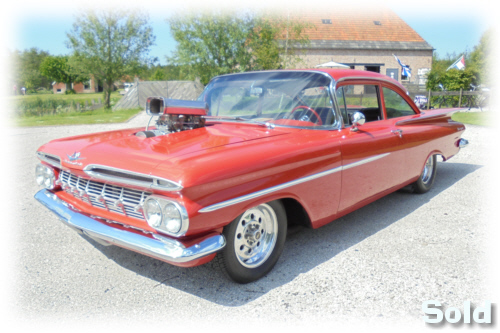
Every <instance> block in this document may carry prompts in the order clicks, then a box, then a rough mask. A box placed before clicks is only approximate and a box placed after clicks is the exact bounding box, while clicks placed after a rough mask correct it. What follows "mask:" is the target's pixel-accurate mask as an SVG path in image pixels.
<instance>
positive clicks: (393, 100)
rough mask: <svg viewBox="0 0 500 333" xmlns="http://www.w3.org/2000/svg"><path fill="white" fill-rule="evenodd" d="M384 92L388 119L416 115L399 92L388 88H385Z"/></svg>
mask: <svg viewBox="0 0 500 333" xmlns="http://www.w3.org/2000/svg"><path fill="white" fill-rule="evenodd" d="M382 91H383V92H384V104H385V110H386V112H387V118H396V117H403V116H411V115H414V114H415V111H413V109H412V108H411V106H410V104H408V102H406V101H405V99H404V98H403V97H402V96H401V95H399V94H398V93H397V92H395V91H394V90H392V89H389V88H386V87H383V88H382Z"/></svg>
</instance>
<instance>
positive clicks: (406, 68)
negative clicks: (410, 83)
mask: <svg viewBox="0 0 500 333" xmlns="http://www.w3.org/2000/svg"><path fill="white" fill-rule="evenodd" d="M393 56H394V58H396V60H397V61H398V63H399V64H400V65H401V68H402V69H401V74H402V75H403V76H406V77H411V70H410V67H409V66H407V65H405V64H403V63H402V62H401V60H399V58H398V57H396V55H395V54H393Z"/></svg>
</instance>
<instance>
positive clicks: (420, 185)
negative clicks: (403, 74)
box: [35, 69, 467, 283]
mask: <svg viewBox="0 0 500 333" xmlns="http://www.w3.org/2000/svg"><path fill="white" fill-rule="evenodd" d="M146 111H147V113H148V114H149V115H151V117H152V118H154V119H156V124H155V126H150V124H148V125H147V126H145V127H142V128H135V129H128V130H120V131H111V132H103V133H96V134H88V135H81V136H74V137H70V138H65V139H59V140H54V141H51V142H49V143H47V144H45V145H43V146H42V147H40V148H39V149H38V151H37V155H38V157H39V159H40V160H41V163H40V164H38V165H37V167H36V179H37V182H38V184H40V185H41V186H43V187H44V189H42V190H40V191H39V192H38V193H37V194H36V195H35V197H36V199H37V200H38V201H40V202H41V203H42V204H43V205H45V206H46V207H47V208H48V209H50V210H51V211H52V212H54V213H55V214H56V215H57V216H58V217H59V219H61V220H62V221H64V222H65V223H66V224H67V225H69V226H70V227H72V228H74V229H76V230H77V231H78V232H81V233H83V234H85V235H87V236H89V237H91V238H93V239H95V240H97V241H99V242H100V243H103V244H107V245H118V246H121V247H124V248H127V249H130V250H133V251H136V252H139V253H142V254H144V255H148V256H151V257H153V258H157V259H160V260H163V261H165V262H168V263H171V264H173V265H178V266H184V267H189V266H196V265H201V264H204V263H207V262H209V261H211V260H212V259H214V258H215V260H216V263H217V264H218V265H219V267H221V268H222V269H223V270H224V271H225V272H226V273H227V275H228V276H229V277H230V278H231V279H233V280H234V281H237V282H239V283H247V282H251V281H255V280H257V279H259V278H261V277H262V276H264V275H265V274H267V273H268V272H269V271H270V270H271V269H272V268H273V266H274V265H275V264H276V262H277V260H278V258H279V256H280V254H281V252H282V249H283V245H284V243H285V238H286V234H287V227H288V226H289V225H291V224H297V223H300V224H305V225H307V226H310V227H312V228H319V227H321V226H323V225H325V224H327V223H329V222H331V221H333V220H335V219H337V218H339V217H341V216H343V215H345V214H348V213H349V212H352V211H354V210H355V209H358V208H360V207H362V206H364V205H366V204H368V203H370V202H373V201H375V200H377V199H378V198H380V197H382V196H384V195H386V194H388V193H391V192H393V191H396V190H398V189H400V188H402V187H406V186H411V187H412V188H413V190H414V192H416V193H424V192H426V191H428V190H429V189H430V188H431V187H432V185H433V183H434V180H435V178H436V156H438V155H440V156H442V158H443V160H445V161H446V160H448V159H449V158H451V157H452V156H453V155H455V154H456V153H457V152H458V151H459V149H460V148H462V147H464V146H466V145H467V141H466V140H464V139H462V138H461V135H462V133H463V131H464V130H465V127H464V125H463V124H461V123H458V122H455V121H453V120H452V119H451V114H452V113H453V112H455V111H457V110H456V109H454V110H452V109H446V110H445V109H443V110H431V111H425V112H423V111H421V110H419V109H418V108H417V107H416V106H415V104H414V103H413V101H412V100H411V99H410V97H409V96H408V94H407V92H406V90H405V89H404V87H403V86H402V85H401V84H399V83H398V82H396V81H394V80H392V79H390V78H388V77H386V76H384V75H380V74H377V73H372V72H364V71H356V70H335V69H332V70H279V71H263V72H251V73H241V74H230V75H223V76H219V77H216V78H214V79H213V80H212V81H211V82H210V83H209V84H208V85H207V87H206V88H205V90H204V92H203V93H202V95H201V96H200V97H199V99H198V100H197V101H180V100H171V99H167V98H163V97H151V98H149V99H148V102H147V107H146Z"/></svg>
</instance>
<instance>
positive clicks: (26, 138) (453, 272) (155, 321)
mask: <svg viewBox="0 0 500 333" xmlns="http://www.w3.org/2000/svg"><path fill="white" fill-rule="evenodd" d="M147 121H148V117H147V116H146V115H145V114H144V113H143V114H141V115H139V116H137V117H136V118H134V119H132V120H131V121H130V122H129V123H126V124H113V125H79V126H61V127H38V128H11V129H9V132H8V140H7V143H8V144H9V145H10V146H9V148H10V149H8V153H9V154H10V155H7V156H13V158H7V157H6V156H4V163H5V162H6V161H10V162H12V161H15V163H14V164H12V165H13V166H14V167H15V170H10V171H9V172H12V171H14V174H15V177H12V179H11V183H10V186H12V187H13V188H15V189H16V191H15V192H14V191H13V190H11V191H9V192H10V194H12V193H15V196H12V195H9V196H7V195H6V194H5V193H4V194H2V199H3V200H2V201H3V202H8V207H6V209H7V210H3V214H4V216H3V219H2V222H3V223H4V225H8V226H6V227H5V229H4V233H6V232H8V234H13V235H15V236H12V237H9V241H10V244H11V248H12V250H11V251H10V252H9V256H8V258H7V259H5V260H8V262H7V264H10V265H12V268H11V272H12V274H9V275H8V277H7V278H6V279H7V280H8V281H7V282H8V283H10V284H8V286H9V290H10V291H11V293H10V297H11V298H10V299H9V301H8V302H7V303H8V305H7V310H9V316H8V317H9V318H10V320H12V321H13V322H16V325H21V326H24V327H27V328H30V329H38V328H42V327H46V326H47V327H56V328H58V327H64V328H71V329H72V330H74V329H78V328H80V329H82V330H83V329H87V328H88V327H93V328H96V327H97V328H103V327H105V328H109V327H115V326H121V327H122V328H130V327H134V326H135V325H141V329H144V328H146V327H147V328H149V329H157V328H160V327H161V328H162V329H165V330H167V329H168V330H171V329H172V328H185V327H186V326H189V325H191V326H193V327H196V326H199V327H200V328H203V327H205V326H201V324H203V325H207V326H206V327H207V328H208V327H209V326H208V325H211V326H212V327H214V326H213V325H216V324H217V325H222V328H223V329H225V328H233V331H234V328H237V329H238V328H240V329H245V330H250V329H252V327H260V326H262V327H266V328H268V329H270V328H273V327H274V326H277V325H280V327H282V326H283V325H288V326H289V327H290V328H295V329H297V328H300V327H302V328H305V329H310V328H311V327H312V326H325V327H335V328H339V327H344V326H345V327H351V326H352V325H354V326H355V327H359V326H364V327H369V328H370V329H371V328H374V327H378V326H380V327H398V328H401V327H404V328H410V327H411V328H417V329H418V328H423V327H425V325H424V323H423V320H422V316H423V313H422V310H421V306H422V302H423V301H426V300H432V299H435V300H439V301H441V302H442V303H444V304H445V306H454V307H462V306H463V302H464V301H466V300H470V301H472V303H473V304H475V305H476V306H477V305H482V303H483V301H484V300H488V299H489V300H491V301H492V302H495V301H498V299H492V296H493V294H492V293H493V292H492V289H491V285H492V284H491V283H490V281H489V277H492V274H493V273H492V272H491V271H490V270H489V267H490V262H493V261H494V260H497V259H496V258H495V257H496V256H497V255H498V254H494V253H493V252H492V250H491V249H490V248H489V247H488V246H489V243H488V239H489V237H488V235H490V234H492V232H493V230H494V229H492V223H490V222H491V221H492V219H490V218H488V215H489V211H488V210H487V207H488V206H489V205H490V204H491V203H490V202H492V201H493V200H491V198H490V196H489V195H488V193H491V192H488V191H489V190H488V188H489V185H491V177H490V176H489V175H490V174H492V170H491V169H492V167H491V164H492V163H491V162H489V161H488V155H487V150H486V149H485V148H487V147H489V146H490V145H491V143H492V142H494V141H493V136H494V135H495V133H494V130H492V129H488V128H483V127H477V126H467V130H466V132H465V134H464V138H466V139H469V140H470V145H469V146H468V147H467V148H465V149H463V150H462V151H461V152H460V153H459V154H458V155H457V156H455V157H454V158H452V159H451V160H449V161H448V162H445V163H444V162H440V163H439V164H438V176H437V180H436V182H435V185H434V188H433V190H432V191H430V192H428V193H426V194H423V195H416V194H410V193H406V192H404V191H399V192H396V193H393V194H391V195H389V196H387V197H385V198H382V199H380V200H378V201H376V202H375V203H372V204H370V205H368V206H366V207H364V208H362V209H360V210H358V211H356V212H354V213H352V214H349V215H348V216H345V217H343V218H341V219H339V220H337V221H336V222H334V223H331V224H329V225H327V226H325V227H322V228H320V229H317V230H309V229H302V230H298V231H296V232H294V233H291V234H290V235H289V236H288V239H287V243H286V245H285V249H284V252H283V255H282V257H281V259H280V260H279V262H278V264H277V266H276V267H275V268H274V270H273V271H272V272H271V273H270V274H269V275H268V276H266V277H265V278H263V279H261V280H259V281H257V282H254V283H251V284H248V285H238V284H235V283H232V282H230V281H229V280H227V279H226V278H225V277H224V276H223V275H222V274H221V273H220V272H218V271H216V270H215V269H213V268H212V266H211V264H207V265H203V266H201V267H195V268H179V267H175V266H171V265H168V264H165V263H162V262H161V261H158V260H155V259H151V258H148V257H145V256H141V255H138V254H135V253H133V252H130V251H127V250H124V249H120V248H117V247H104V246H102V245H100V244H98V243H95V242H93V241H90V242H89V241H87V240H86V239H84V238H82V236H80V235H78V234H77V233H75V232H74V231H72V230H70V229H69V228H68V227H66V226H65V225H63V224H62V223H61V222H59V221H58V220H57V219H56V218H55V216H54V215H52V213H49V212H48V211H47V209H45V208H43V207H42V206H41V205H40V204H39V203H38V202H36V200H35V199H34V198H33V195H34V194H35V192H36V191H37V190H38V187H37V185H36V183H35V180H34V169H35V165H36V163H37V159H36V157H35V151H36V149H37V148H38V147H39V146H40V145H42V144H43V143H45V142H47V141H49V140H52V139H56V138H60V137H66V136H69V135H76V134H83V133H89V132H98V131H102V130H110V129H120V128H127V127H134V126H144V125H145V124H146V123H147ZM4 172H5V171H4ZM7 212H8V213H7ZM4 236H5V235H4ZM4 247H5V245H4ZM5 250H6V249H5ZM4 253H5V252H4ZM254 324H255V325H258V326H253V325H254ZM447 325H449V324H447Z"/></svg>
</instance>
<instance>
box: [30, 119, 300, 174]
mask: <svg viewBox="0 0 500 333" xmlns="http://www.w3.org/2000/svg"><path fill="white" fill-rule="evenodd" d="M140 130H144V128H140V129H130V130H121V131H111V132H103V133H96V134H88V135H81V136H74V137H69V138H64V139H58V140H54V141H51V142H49V143H47V144H45V145H43V146H41V147H40V148H39V151H41V152H44V153H47V154H51V155H56V156H58V157H59V158H60V159H61V165H62V166H63V167H66V168H70V169H77V170H83V169H84V168H85V167H86V166H87V165H90V164H95V165H101V166H108V167H112V168H118V169H123V170H129V171H133V172H138V173H143V174H152V172H153V171H154V170H155V169H156V168H157V167H158V166H159V165H161V164H165V163H166V164H168V166H171V171H172V173H173V174H174V175H172V176H174V178H178V177H180V170H174V169H175V165H176V162H178V161H179V160H180V159H182V156H184V155H188V154H189V155H190V156H191V157H192V155H193V154H202V152H203V151H205V150H210V149H213V148H218V147H219V148H221V147H225V146H229V145H235V144H241V143H245V142H248V141H254V140H263V139H267V138H270V137H274V136H279V135H284V134H287V133H290V131H293V130H291V129H287V128H275V129H273V130H269V129H267V128H265V127H262V126H258V125H253V124H252V125H249V124H232V123H230V124H227V123H222V124H214V125H211V126H206V127H203V128H198V129H194V130H188V131H183V132H176V133H170V134H168V135H162V136H157V137H152V138H141V137H137V136H135V133H137V132H138V131H140ZM161 169H162V170H165V165H163V167H162V168H161ZM167 169H168V168H167Z"/></svg>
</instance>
